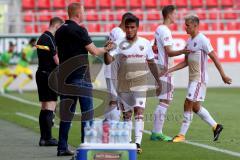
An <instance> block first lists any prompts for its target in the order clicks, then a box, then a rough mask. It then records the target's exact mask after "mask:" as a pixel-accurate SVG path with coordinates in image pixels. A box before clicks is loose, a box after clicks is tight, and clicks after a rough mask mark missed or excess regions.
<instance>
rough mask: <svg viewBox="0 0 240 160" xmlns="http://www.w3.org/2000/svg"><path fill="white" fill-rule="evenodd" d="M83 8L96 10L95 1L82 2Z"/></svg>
mask: <svg viewBox="0 0 240 160" xmlns="http://www.w3.org/2000/svg"><path fill="white" fill-rule="evenodd" d="M84 7H86V8H96V0H87V1H84Z"/></svg>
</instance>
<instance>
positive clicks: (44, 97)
mask: <svg viewBox="0 0 240 160" xmlns="http://www.w3.org/2000/svg"><path fill="white" fill-rule="evenodd" d="M49 74H50V72H47V71H41V70H37V72H36V82H37V88H38V98H39V101H40V102H48V101H57V94H56V92H54V91H53V90H52V89H50V88H49V86H48V77H49Z"/></svg>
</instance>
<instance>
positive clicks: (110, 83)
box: [106, 78, 118, 101]
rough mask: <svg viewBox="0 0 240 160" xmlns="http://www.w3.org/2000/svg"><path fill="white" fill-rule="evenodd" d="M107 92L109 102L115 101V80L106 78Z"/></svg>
mask: <svg viewBox="0 0 240 160" xmlns="http://www.w3.org/2000/svg"><path fill="white" fill-rule="evenodd" d="M106 84H107V90H108V93H109V94H108V95H109V100H110V101H117V99H118V98H117V91H116V90H117V80H116V79H110V78H106Z"/></svg>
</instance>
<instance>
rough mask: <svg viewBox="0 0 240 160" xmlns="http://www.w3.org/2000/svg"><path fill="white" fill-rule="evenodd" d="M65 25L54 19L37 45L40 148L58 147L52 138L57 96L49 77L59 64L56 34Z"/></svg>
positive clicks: (60, 20) (59, 19)
mask: <svg viewBox="0 0 240 160" xmlns="http://www.w3.org/2000/svg"><path fill="white" fill-rule="evenodd" d="M63 23H64V21H63V20H62V19H61V18H58V17H54V18H52V19H51V20H50V24H49V29H48V30H47V31H45V32H44V33H43V34H42V35H41V36H40V37H39V39H38V42H37V45H36V47H37V55H38V70H37V72H36V82H37V87H38V96H39V101H40V102H41V111H40V114H39V126H40V133H41V137H40V141H39V145H40V146H57V143H58V142H57V140H56V139H54V138H52V132H51V130H52V125H53V118H54V111H55V108H56V101H57V94H56V93H55V92H54V91H53V90H51V89H50V88H49V86H48V77H49V74H50V73H51V72H52V71H53V70H54V69H55V67H56V66H57V65H58V63H59V60H58V56H57V52H56V44H55V40H54V34H55V32H56V30H57V29H58V28H59V27H60V25H61V24H63Z"/></svg>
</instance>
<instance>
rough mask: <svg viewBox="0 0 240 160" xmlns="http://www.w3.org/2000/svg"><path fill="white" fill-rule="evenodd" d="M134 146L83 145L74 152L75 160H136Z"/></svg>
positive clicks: (109, 144)
mask: <svg viewBox="0 0 240 160" xmlns="http://www.w3.org/2000/svg"><path fill="white" fill-rule="evenodd" d="M136 149H137V148H136V144H134V143H133V144H131V143H130V144H121V143H120V144H116V143H115V144H113V143H112V144H111V143H108V144H100V143H83V144H81V145H80V146H79V148H78V149H77V151H76V154H75V159H76V160H137V150H136Z"/></svg>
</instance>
